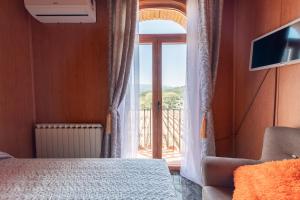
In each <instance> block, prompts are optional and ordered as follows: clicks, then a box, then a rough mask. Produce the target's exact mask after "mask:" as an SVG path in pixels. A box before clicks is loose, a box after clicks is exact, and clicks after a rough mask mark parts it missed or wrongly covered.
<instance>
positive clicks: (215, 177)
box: [202, 156, 261, 188]
mask: <svg viewBox="0 0 300 200" xmlns="http://www.w3.org/2000/svg"><path fill="white" fill-rule="evenodd" d="M258 163H261V161H259V160H250V159H240V158H223V157H210V156H207V157H206V158H205V159H204V160H203V171H202V173H203V174H202V176H203V182H204V186H220V187H232V188H233V187H234V184H233V172H234V170H235V169H236V168H238V167H239V166H242V165H253V164H258Z"/></svg>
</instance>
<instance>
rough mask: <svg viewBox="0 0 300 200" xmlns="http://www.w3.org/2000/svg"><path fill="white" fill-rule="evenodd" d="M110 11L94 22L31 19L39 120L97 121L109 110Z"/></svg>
mask: <svg viewBox="0 0 300 200" xmlns="http://www.w3.org/2000/svg"><path fill="white" fill-rule="evenodd" d="M108 21H109V20H108V9H107V2H106V1H99V2H98V3H97V23H95V24H42V23H39V22H37V21H36V20H34V19H33V18H32V34H33V55H34V76H35V101H36V117H37V121H38V122H100V123H102V124H105V118H106V113H107V110H108V23H109V22H108Z"/></svg>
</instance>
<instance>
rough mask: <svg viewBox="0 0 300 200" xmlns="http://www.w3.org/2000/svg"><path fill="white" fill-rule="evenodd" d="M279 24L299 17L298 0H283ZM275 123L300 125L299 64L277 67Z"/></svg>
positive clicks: (299, 5) (299, 2) (299, 7)
mask: <svg viewBox="0 0 300 200" xmlns="http://www.w3.org/2000/svg"><path fill="white" fill-rule="evenodd" d="M281 16H282V17H281V25H284V24H287V23H289V22H291V21H293V20H295V19H297V18H299V17H300V1H295V0H284V1H283V4H282V14H281ZM278 73H279V76H278V99H277V102H278V104H277V105H278V107H277V111H278V113H277V116H276V118H277V125H279V126H289V127H298V128H299V127H300V101H299V99H300V79H299V77H300V64H295V65H291V66H285V67H281V68H279V69H278Z"/></svg>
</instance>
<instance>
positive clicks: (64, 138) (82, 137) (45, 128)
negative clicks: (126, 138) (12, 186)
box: [35, 124, 103, 158]
mask: <svg viewBox="0 0 300 200" xmlns="http://www.w3.org/2000/svg"><path fill="white" fill-rule="evenodd" d="M102 133H103V128H102V125H101V124H36V128H35V143H36V156H37V158H99V157H100V153H101V144H102Z"/></svg>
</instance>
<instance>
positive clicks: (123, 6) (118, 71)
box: [102, 0, 138, 158]
mask: <svg viewBox="0 0 300 200" xmlns="http://www.w3.org/2000/svg"><path fill="white" fill-rule="evenodd" d="M108 4H109V12H110V14H109V19H110V22H109V25H110V30H109V32H110V40H109V45H110V46H109V49H110V50H109V51H110V52H109V53H110V58H109V61H110V63H109V73H110V74H109V78H110V80H109V85H110V90H109V94H110V98H109V113H108V115H107V123H106V131H105V135H104V140H103V141H104V144H103V149H102V157H113V158H118V157H121V151H122V142H121V138H122V137H121V124H122V121H121V118H120V112H119V107H120V105H121V103H122V101H123V100H124V96H125V93H126V90H127V85H128V81H129V75H130V69H131V64H132V59H133V51H134V41H135V32H136V20H137V7H138V2H137V0H108Z"/></svg>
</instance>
